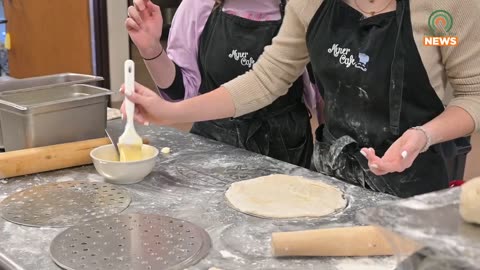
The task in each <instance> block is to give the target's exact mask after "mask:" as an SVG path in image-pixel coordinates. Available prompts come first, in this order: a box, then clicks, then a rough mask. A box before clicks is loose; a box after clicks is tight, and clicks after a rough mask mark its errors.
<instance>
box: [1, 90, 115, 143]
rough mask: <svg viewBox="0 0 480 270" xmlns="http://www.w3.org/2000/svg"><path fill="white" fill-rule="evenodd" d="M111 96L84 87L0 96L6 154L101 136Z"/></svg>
mask: <svg viewBox="0 0 480 270" xmlns="http://www.w3.org/2000/svg"><path fill="white" fill-rule="evenodd" d="M110 94H111V92H110V90H108V89H104V88H99V87H95V86H91V85H84V84H77V85H69V86H61V87H55V88H45V89H37V90H35V91H13V92H12V91H8V92H3V93H0V123H1V125H2V130H1V132H2V135H3V145H4V148H5V151H13V150H20V149H25V148H31V147H40V146H46V145H52V144H60V143H66V142H74V141H80V140H88V139H94V138H99V137H103V136H104V130H105V127H106V122H107V104H108V96H109V95H110ZM0 143H1V142H0Z"/></svg>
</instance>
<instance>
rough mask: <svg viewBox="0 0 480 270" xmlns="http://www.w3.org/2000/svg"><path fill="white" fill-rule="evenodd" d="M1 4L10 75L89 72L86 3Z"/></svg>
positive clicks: (28, 0)
mask: <svg viewBox="0 0 480 270" xmlns="http://www.w3.org/2000/svg"><path fill="white" fill-rule="evenodd" d="M3 2H4V5H5V17H6V18H7V20H8V25H7V31H8V32H9V33H10V36H11V44H12V49H11V50H10V51H9V54H8V57H9V65H10V76H12V77H15V78H26V77H32V76H41V75H48V74H55V73H63V72H76V73H83V74H92V73H93V72H92V71H93V70H92V69H93V68H92V66H93V65H92V46H91V45H92V44H91V34H90V15H89V12H90V11H89V0H48V1H45V0H4V1H3ZM104 34H105V35H106V34H107V33H104Z"/></svg>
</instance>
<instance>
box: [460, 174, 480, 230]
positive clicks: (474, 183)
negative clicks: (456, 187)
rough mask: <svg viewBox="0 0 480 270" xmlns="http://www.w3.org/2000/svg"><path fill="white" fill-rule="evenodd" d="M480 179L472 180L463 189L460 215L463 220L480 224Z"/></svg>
mask: <svg viewBox="0 0 480 270" xmlns="http://www.w3.org/2000/svg"><path fill="white" fill-rule="evenodd" d="M479 201H480V177H479V178H475V179H472V180H470V181H468V182H466V183H465V184H463V185H462V187H461V193H460V215H461V216H462V218H463V220H465V221H466V222H470V223H476V224H480V203H479Z"/></svg>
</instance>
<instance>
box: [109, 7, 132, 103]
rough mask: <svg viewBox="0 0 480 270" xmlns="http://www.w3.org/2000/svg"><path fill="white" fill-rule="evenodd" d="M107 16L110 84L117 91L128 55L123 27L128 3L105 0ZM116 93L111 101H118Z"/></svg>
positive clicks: (127, 42)
mask: <svg viewBox="0 0 480 270" xmlns="http://www.w3.org/2000/svg"><path fill="white" fill-rule="evenodd" d="M106 1H107V16H108V41H109V56H110V86H111V90H112V91H117V92H118V90H119V89H120V86H121V85H122V83H123V63H124V62H125V60H127V59H128V58H129V57H130V51H129V38H128V33H127V30H126V29H125V19H126V18H127V8H128V4H127V1H126V0H106ZM120 99H121V97H120V95H118V94H115V95H113V96H112V101H118V100H120Z"/></svg>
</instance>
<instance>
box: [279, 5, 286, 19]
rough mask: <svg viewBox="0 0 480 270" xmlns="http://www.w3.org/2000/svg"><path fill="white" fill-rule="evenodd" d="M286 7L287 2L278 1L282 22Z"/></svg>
mask: <svg viewBox="0 0 480 270" xmlns="http://www.w3.org/2000/svg"><path fill="white" fill-rule="evenodd" d="M286 5H287V1H286V0H280V14H281V15H282V21H283V17H285V7H286Z"/></svg>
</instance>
